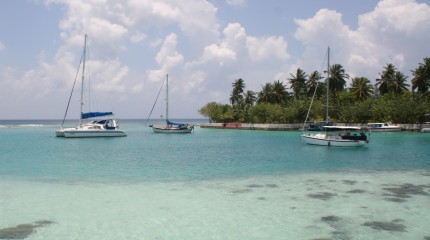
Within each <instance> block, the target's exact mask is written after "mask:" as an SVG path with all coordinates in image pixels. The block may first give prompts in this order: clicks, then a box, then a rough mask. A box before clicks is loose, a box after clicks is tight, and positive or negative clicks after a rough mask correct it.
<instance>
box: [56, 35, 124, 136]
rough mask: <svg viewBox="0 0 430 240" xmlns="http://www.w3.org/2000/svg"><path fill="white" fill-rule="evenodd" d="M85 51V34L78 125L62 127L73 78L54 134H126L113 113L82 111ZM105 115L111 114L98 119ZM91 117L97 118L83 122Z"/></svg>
mask: <svg viewBox="0 0 430 240" xmlns="http://www.w3.org/2000/svg"><path fill="white" fill-rule="evenodd" d="M86 51H87V35H86V34H85V40H84V50H83V53H82V57H81V63H82V81H81V96H80V115H79V125H78V126H77V127H74V128H64V121H65V119H66V116H67V112H68V109H69V105H70V100H71V98H72V94H73V89H74V87H75V83H76V79H77V78H75V82H74V83H73V88H72V92H71V93H70V97H69V101H68V103H67V108H66V113H65V114H64V118H63V123H62V124H61V129H59V130H57V131H55V135H56V136H57V137H65V138H83V137H124V136H127V135H126V134H125V133H124V132H123V131H121V130H119V126H118V120H116V119H115V118H114V114H113V113H112V112H86V113H84V112H83V105H84V81H85V61H86ZM80 65H81V64H79V66H80ZM78 72H79V68H78ZM105 116H112V117H111V118H104V119H99V118H100V117H105ZM91 118H98V119H97V120H93V121H91V122H89V123H86V124H84V123H83V120H85V119H91Z"/></svg>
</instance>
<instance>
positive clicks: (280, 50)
mask: <svg viewBox="0 0 430 240" xmlns="http://www.w3.org/2000/svg"><path fill="white" fill-rule="evenodd" d="M246 45H247V48H248V52H249V56H250V57H251V59H252V60H253V61H264V60H266V59H269V58H271V57H275V58H277V59H279V60H281V61H286V60H288V58H289V56H288V53H287V42H286V41H285V39H284V38H283V37H274V36H272V37H260V38H257V37H248V39H247V43H246Z"/></svg>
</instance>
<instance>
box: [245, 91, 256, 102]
mask: <svg viewBox="0 0 430 240" xmlns="http://www.w3.org/2000/svg"><path fill="white" fill-rule="evenodd" d="M256 100H257V97H256V96H255V92H253V91H251V90H248V91H246V92H245V94H244V101H245V104H246V105H247V106H253V105H254V103H255V101H256Z"/></svg>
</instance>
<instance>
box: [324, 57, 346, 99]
mask: <svg viewBox="0 0 430 240" xmlns="http://www.w3.org/2000/svg"><path fill="white" fill-rule="evenodd" d="M348 78H349V75H348V74H347V73H345V69H344V68H343V66H342V65H340V64H333V65H332V66H331V67H330V70H329V78H328V80H329V87H330V92H332V93H334V94H336V93H337V92H341V91H343V90H344V88H345V85H346V79H348Z"/></svg>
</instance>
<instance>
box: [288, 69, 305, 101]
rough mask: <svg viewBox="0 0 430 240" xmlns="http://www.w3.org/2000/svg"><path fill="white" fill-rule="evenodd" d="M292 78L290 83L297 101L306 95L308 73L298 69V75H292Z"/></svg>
mask: <svg viewBox="0 0 430 240" xmlns="http://www.w3.org/2000/svg"><path fill="white" fill-rule="evenodd" d="M290 75H291V78H289V79H288V80H289V83H290V85H291V87H290V88H291V89H293V95H294V98H295V99H300V98H301V97H302V96H304V94H305V93H306V78H307V75H306V73H305V72H304V71H303V70H302V69H300V68H298V69H297V71H296V75H295V76H294V75H293V74H290Z"/></svg>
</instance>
